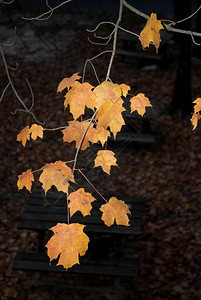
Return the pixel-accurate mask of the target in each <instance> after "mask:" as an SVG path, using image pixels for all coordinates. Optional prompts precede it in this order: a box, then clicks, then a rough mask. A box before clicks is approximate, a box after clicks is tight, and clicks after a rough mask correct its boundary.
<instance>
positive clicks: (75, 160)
mask: <svg viewBox="0 0 201 300" xmlns="http://www.w3.org/2000/svg"><path fill="white" fill-rule="evenodd" d="M97 112H98V110H97V109H96V110H95V112H94V114H93V116H92V117H91V119H90V121H89V124H88V126H87V127H86V129H85V131H84V133H83V135H82V137H81V139H80V142H79V145H78V147H77V151H76V153H75V158H74V165H73V169H72V170H73V173H74V171H75V167H76V163H77V157H78V153H79V151H80V148H81V145H82V142H83V140H84V138H85V135H86V133H87V130H88V129H89V127H90V125H91V123H92V122H93V120H94V118H95V116H96V114H97Z"/></svg>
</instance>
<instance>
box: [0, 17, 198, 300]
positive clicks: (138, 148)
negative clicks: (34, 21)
mask: <svg viewBox="0 0 201 300" xmlns="http://www.w3.org/2000/svg"><path fill="white" fill-rule="evenodd" d="M86 19H87V20H90V21H89V22H90V26H92V25H93V24H95V23H96V21H97V20H96V18H95V17H94V16H93V15H90V14H89V17H88V18H86ZM53 20H54V19H53ZM60 20H61V18H60ZM78 20H79V21H78ZM87 20H85V22H83V20H82V18H79V16H77V18H76V20H73V21H72V19H71V18H68V17H66V19H65V22H66V23H65V22H64V23H62V24H61V27H60V28H59V29H60V30H62V31H60V32H59V34H58V35H57V30H58V24H57V26H55V27H54V26H53V25H54V23H53V25H51V26H52V27H48V28H46V27H44V25H40V26H41V27H40V26H38V27H37V28H36V29H33V28H31V29H30V28H29V35H27V36H29V38H30V36H32V31H34V30H36V31H34V32H35V33H37V35H38V36H39V37H41V39H40V45H41V47H40V49H39V48H37V47H36V44H34V43H33V42H32V39H31V38H30V40H29V41H30V42H29V43H28V48H29V49H28V50H27V48H26V49H25V48H24V46H23V44H21V45H20V44H19V48H17V49H16V50H13V49H12V50H9V51H11V52H10V53H8V55H7V56H6V58H7V62H8V64H9V66H11V67H14V66H15V62H16V61H17V62H18V70H17V71H12V70H11V71H10V72H11V74H12V78H13V82H14V84H15V87H16V89H17V90H18V92H19V94H20V95H21V97H22V99H23V100H24V101H25V103H26V104H27V105H30V94H29V89H28V87H27V84H26V80H25V78H26V77H27V78H28V79H29V82H30V83H31V86H32V89H33V91H34V95H35V105H34V113H35V115H36V116H37V118H38V119H39V120H41V121H42V122H43V121H45V126H46V127H48V128H54V127H59V126H62V125H64V124H66V122H67V120H69V112H68V110H66V111H65V112H64V111H63V99H64V98H63V96H64V95H63V94H62V95H60V94H59V95H57V93H56V90H57V85H58V83H59V82H60V81H61V80H62V79H63V78H64V77H69V76H71V75H72V74H73V73H75V72H81V73H82V69H83V66H84V62H85V59H86V58H89V57H93V56H94V55H96V54H97V53H99V52H101V51H102V50H103V49H104V47H103V46H96V47H95V46H93V45H91V44H89V42H88V41H87V39H86V37H87V33H86V32H85V27H86V26H85V25H83V24H85V23H86V21H87ZM54 21H55V20H54ZM27 26H28V25H27ZM48 26H49V25H48ZM83 26H85V27H84V28H83ZM65 30H66V32H65ZM68 30H69V34H68ZM48 33H49V35H48ZM46 35H47V37H49V38H50V39H49V40H48V38H46ZM53 35H55V36H56V37H57V40H58V43H61V41H60V40H59V39H58V37H59V36H61V38H62V43H61V44H57V43H56V41H55V44H54V47H53V48H54V49H53V48H52V46H51V45H52V43H53V40H54V37H53ZM25 36H26V35H23V33H22V35H21V38H22V40H23V37H25ZM34 36H35V35H34ZM32 38H33V37H32ZM44 38H45V40H46V43H45V44H44V41H43V40H44ZM69 39H70V41H69ZM65 40H66V41H67V42H66V43H65ZM25 41H26V44H27V40H26V39H25ZM34 45H35V50H34V49H32V47H34ZM15 46H16V47H18V46H17V45H15ZM118 46H119V47H122V43H119V45H118ZM20 47H21V48H20ZM43 47H44V49H43V51H42V50H41V49H42V48H43ZM11 48H12V47H11ZM11 48H10V49H11ZM37 49H38V50H37ZM58 49H59V50H58ZM12 51H14V53H12ZM21 51H24V54H23V57H22V55H21V53H23V52H21ZM26 51H28V52H26ZM37 51H41V52H40V53H39V52H37ZM52 51H53V52H54V53H52ZM42 53H43V54H44V56H42ZM5 54H7V52H6V49H5ZM15 54H16V55H15ZM159 54H160V49H159ZM28 56H29V58H27V57H28ZM16 57H17V58H16ZM24 57H26V59H25V58H24ZM31 57H32V58H31ZM37 58H38V59H37ZM108 58H109V56H107V55H106V56H101V57H100V58H99V59H98V60H97V61H95V62H94V65H95V67H96V70H97V73H98V75H99V78H100V79H101V80H104V75H105V72H106V69H107V64H108ZM147 64H148V65H149V62H148V63H147ZM143 66H144V65H143ZM1 68H3V65H2V63H1ZM200 75H201V71H200V65H198V64H195V63H193V65H192V94H193V95H192V96H193V99H195V98H197V97H200V96H201V85H200ZM111 78H112V80H113V81H114V82H118V83H123V82H124V83H126V84H129V85H130V86H131V87H132V91H133V93H134V94H137V93H138V92H143V93H145V95H146V96H147V97H149V98H150V101H153V103H154V104H155V107H156V108H155V109H156V112H157V118H156V119H155V120H152V121H151V127H152V129H153V131H154V134H155V137H156V141H155V142H154V143H153V144H151V145H139V144H137V143H136V145H134V146H133V147H132V148H129V147H126V145H123V146H121V147H118V148H117V149H115V150H114V151H115V152H116V157H117V162H118V165H119V168H118V169H117V168H115V167H112V171H111V176H110V177H108V176H107V174H106V175H104V174H103V173H102V172H101V170H98V171H95V170H94V169H93V161H92V160H91V157H93V155H94V152H93V150H90V149H87V150H86V151H84V152H83V153H81V155H80V157H79V160H78V165H79V167H83V168H84V169H85V170H86V171H85V172H86V173H87V175H88V177H89V178H90V179H91V181H92V182H93V184H94V185H95V186H96V187H97V188H98V189H99V190H100V191H104V192H103V193H106V191H107V192H108V193H115V194H119V195H132V196H144V197H145V198H146V200H147V204H148V209H147V210H146V212H145V213H144V218H143V231H142V235H141V236H140V237H139V240H138V241H139V243H138V250H139V252H140V260H141V264H140V275H139V277H138V278H137V279H127V278H123V279H122V278H117V279H115V280H114V279H113V278H110V277H103V276H101V277H98V276H97V277H95V276H81V275H79V276H78V275H72V274H66V275H65V276H64V277H62V278H61V279H62V280H66V281H65V282H67V283H68V285H70V287H69V288H68V289H67V290H66V289H64V288H63V285H62V286H60V285H59V283H58V282H59V278H60V277H59V276H56V275H54V276H55V277H54V280H55V284H54V285H53V286H51V288H50V287H48V286H43V285H41V286H37V285H35V284H34V283H35V282H37V280H38V281H40V279H41V276H42V274H40V273H37V272H24V271H12V270H11V264H12V261H13V258H14V256H15V254H16V252H17V251H23V250H30V251H31V250H33V249H34V247H35V246H36V238H37V236H36V233H33V232H31V231H25V230H23V231H19V230H17V229H16V226H17V223H18V221H19V217H20V214H21V213H22V211H23V207H24V205H25V203H26V200H27V198H28V197H29V193H28V192H26V191H20V192H18V191H17V188H16V181H17V176H18V174H21V173H22V172H23V171H25V170H27V169H29V168H32V169H33V170H36V169H39V168H40V167H41V166H43V165H44V164H46V163H48V162H54V161H56V160H65V161H67V160H70V159H72V157H74V147H73V145H72V143H71V144H67V143H65V144H64V143H63V142H62V134H61V133H58V132H53V133H49V132H48V133H47V134H45V137H44V140H43V141H41V140H36V141H33V142H28V143H27V146H26V147H25V148H23V147H22V145H21V144H20V143H19V142H17V141H16V136H17V134H18V133H19V132H20V130H21V129H22V128H24V127H25V126H26V125H27V124H31V123H34V120H33V119H32V118H31V116H29V115H28V114H26V113H23V112H17V113H16V114H15V115H13V114H11V112H13V111H15V109H16V108H21V107H20V103H19V102H18V101H17V99H16V97H15V95H14V94H13V92H12V90H11V89H9V90H8V91H7V92H6V94H5V96H4V98H3V100H2V102H1V104H0V116H1V128H0V145H1V147H0V160H1V169H0V170H1V172H0V181H1V191H0V192H1V195H0V196H1V198H0V201H1V205H0V215H1V233H0V242H1V245H0V248H1V253H0V271H1V274H0V284H1V291H0V293H2V294H1V299H2V300H4V299H20V300H25V299H28V300H40V299H43V300H44V299H48V300H54V299H58V300H59V299H60V300H61V299H63V300H65V299H68V300H71V299H88V300H90V299H97V300H102V299H104V300H107V299H114V300H118V299H119V300H129V299H130V300H133V299H143V300H144V299H145V300H149V299H154V300H162V299H168V300H176V299H182V300H189V299H192V300H198V299H200V298H201V221H200V220H201V196H200V190H201V172H200V170H199V167H200V162H201V138H200V137H201V127H199V126H198V128H197V129H196V130H195V131H192V126H191V124H190V121H189V118H190V116H189V118H186V119H185V120H180V119H179V118H178V117H177V116H174V117H172V116H169V115H168V114H167V113H166V109H167V108H168V105H169V103H170V101H171V97H172V92H173V88H174V78H175V54H174V51H172V48H170V49H168V51H167V57H166V62H165V63H164V64H163V65H159V66H158V65H157V66H156V68H155V69H154V70H147V71H145V70H143V68H142V64H141V62H139V61H132V62H130V63H129V62H127V63H125V62H124V61H122V58H121V57H118V56H117V58H116V59H115V61H114V65H113V68H112V72H111ZM86 80H88V81H90V83H91V84H94V85H96V84H97V83H96V80H95V77H94V75H93V72H92V71H91V69H90V67H88V68H87V72H86ZM6 84H7V81H6V76H5V73H3V72H1V73H0V87H1V90H3V88H4V87H5V86H6ZM140 126H141V122H140V121H139V120H136V123H135V124H134V129H135V130H136V131H140ZM64 153H65V156H64ZM39 188H40V187H39V185H37V184H36V185H34V187H33V189H39ZM129 247H132V244H131V245H129ZM133 247H134V246H133ZM88 285H91V286H92V288H91V289H90V288H89V289H88V290H87V288H86V286H88ZM84 287H85V288H84ZM93 287H94V288H93ZM98 287H101V288H100V289H98ZM126 291H127V292H128V291H129V293H126ZM124 292H125V294H124Z"/></svg>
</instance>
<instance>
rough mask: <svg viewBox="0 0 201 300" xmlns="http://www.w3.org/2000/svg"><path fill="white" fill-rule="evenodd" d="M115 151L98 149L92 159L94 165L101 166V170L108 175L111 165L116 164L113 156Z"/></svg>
mask: <svg viewBox="0 0 201 300" xmlns="http://www.w3.org/2000/svg"><path fill="white" fill-rule="evenodd" d="M114 155H115V153H114V152H112V151H111V150H99V151H98V153H97V156H96V158H95V160H94V162H95V165H94V168H96V167H99V166H100V167H101V168H102V169H103V171H104V172H105V173H107V174H109V175H110V168H111V166H117V164H116V161H117V159H116V158H115V157H114Z"/></svg>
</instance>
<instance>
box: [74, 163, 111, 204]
mask: <svg viewBox="0 0 201 300" xmlns="http://www.w3.org/2000/svg"><path fill="white" fill-rule="evenodd" d="M76 171H78V172H80V174H81V175H82V176H83V177H84V179H86V181H87V182H88V183H89V184H90V186H91V187H92V188H93V189H94V190H95V191H96V193H98V194H99V196H101V198H102V199H103V200H104V201H105V202H108V201H107V200H106V199H105V197H103V195H102V194H101V193H100V192H99V191H98V190H97V188H95V186H94V185H93V184H92V183H91V181H90V180H89V179H88V178H87V177H86V175H84V173H83V172H82V171H81V170H80V169H76Z"/></svg>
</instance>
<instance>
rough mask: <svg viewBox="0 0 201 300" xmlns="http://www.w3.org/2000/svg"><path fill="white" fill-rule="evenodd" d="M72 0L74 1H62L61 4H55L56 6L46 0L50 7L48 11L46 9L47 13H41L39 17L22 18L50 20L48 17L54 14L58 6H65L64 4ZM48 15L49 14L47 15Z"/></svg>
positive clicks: (25, 18)
mask: <svg viewBox="0 0 201 300" xmlns="http://www.w3.org/2000/svg"><path fill="white" fill-rule="evenodd" d="M70 1H72V0H66V1H64V2H62V3H60V4H59V5H57V6H55V7H51V6H50V5H49V3H48V0H46V5H47V7H48V8H49V10H48V11H46V12H45V13H43V14H41V15H40V16H38V17H32V18H27V17H22V19H24V20H27V21H34V20H37V21H45V20H48V19H49V18H50V17H51V16H52V15H53V12H54V11H55V10H56V9H57V8H59V7H61V6H63V5H64V4H66V3H68V2H70ZM46 15H47V16H46ZM44 16H46V17H44Z"/></svg>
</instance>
